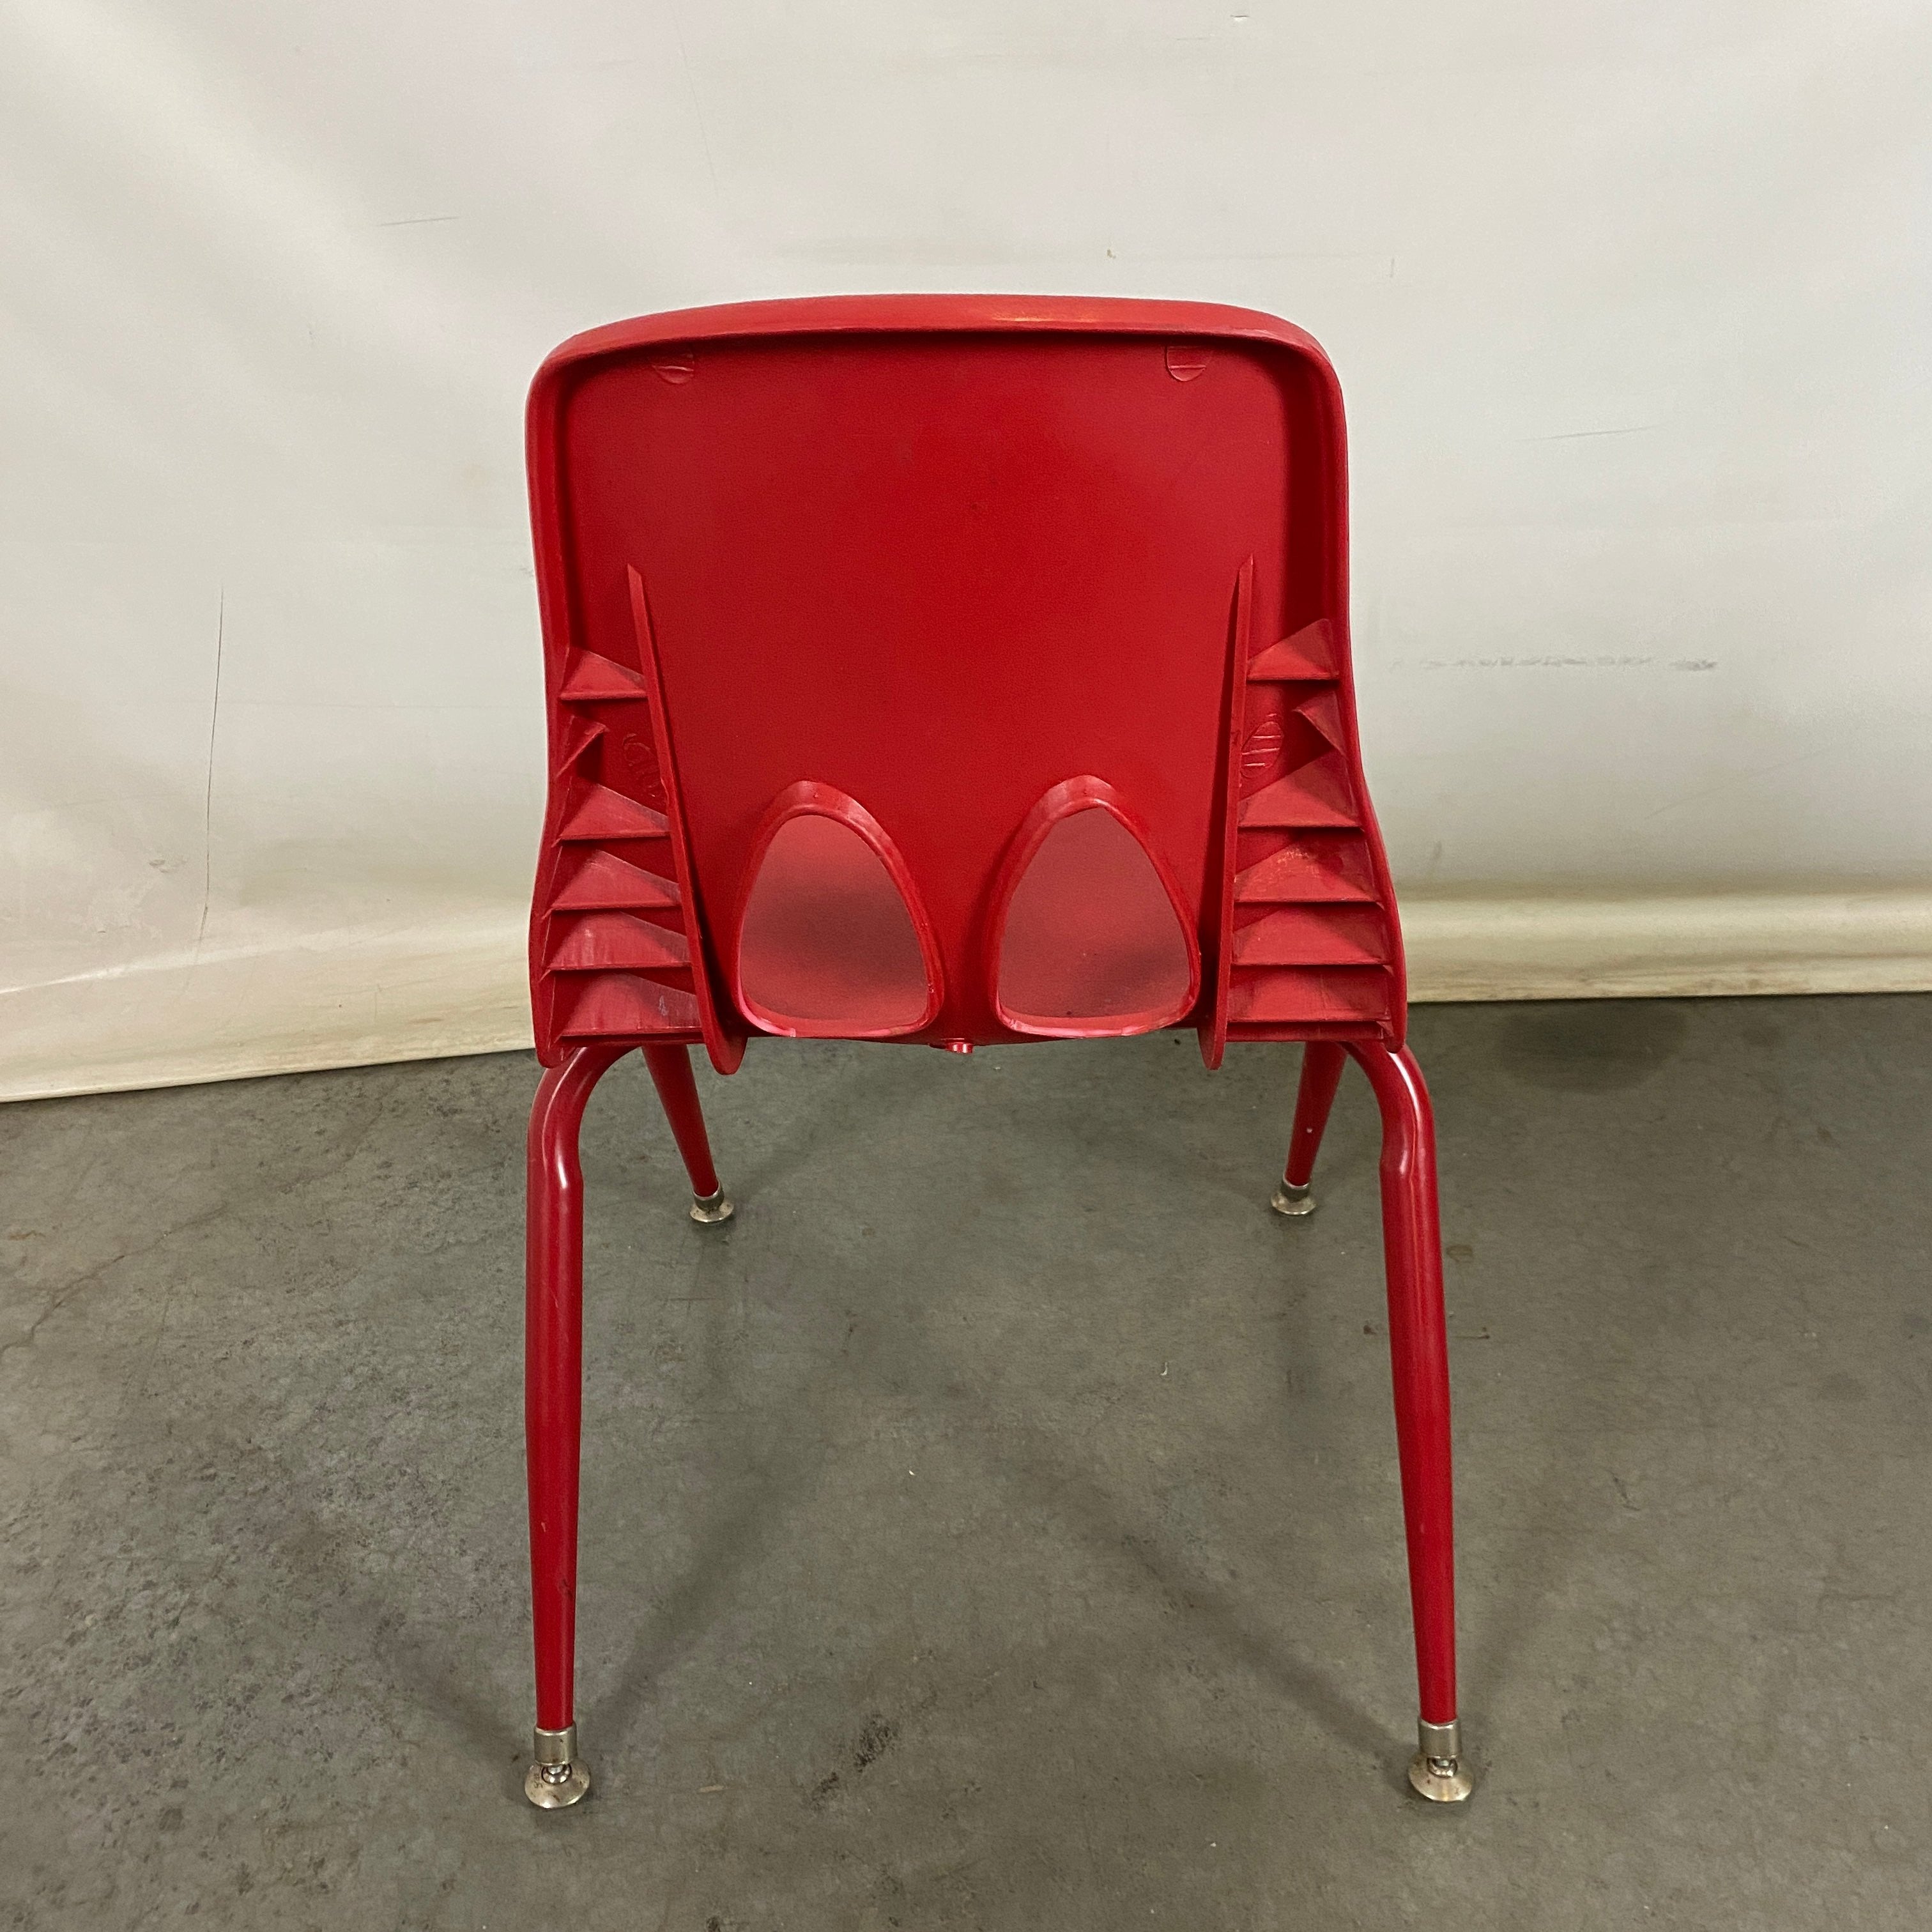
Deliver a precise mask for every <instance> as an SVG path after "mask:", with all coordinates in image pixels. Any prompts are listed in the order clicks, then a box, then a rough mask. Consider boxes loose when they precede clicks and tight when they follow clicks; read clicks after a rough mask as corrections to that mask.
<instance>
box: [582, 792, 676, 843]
mask: <svg viewBox="0 0 1932 1932" xmlns="http://www.w3.org/2000/svg"><path fill="white" fill-rule="evenodd" d="M669 835H670V832H669V827H668V826H667V823H666V822H665V819H664V814H663V813H662V812H661V811H652V809H651V808H650V807H649V805H640V804H639V803H638V802H637V800H636V799H634V798H627V797H626V796H625V795H624V793H622V792H620V791H613V790H611V789H610V787H609V786H608V785H600V784H592V785H585V786H583V787H580V789H579V790H577V792H575V793H573V794H572V796H571V802H570V807H569V810H568V812H567V813H566V814H565V817H564V821H563V824H562V828H561V829H559V832H557V837H558V838H560V839H562V840H565V841H568V842H571V843H573V844H574V843H576V842H578V841H584V840H588V841H592V842H593V843H597V844H602V843H604V842H605V841H608V840H610V839H613V838H667V837H668V836H669Z"/></svg>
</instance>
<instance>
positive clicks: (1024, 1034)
mask: <svg viewBox="0 0 1932 1932" xmlns="http://www.w3.org/2000/svg"><path fill="white" fill-rule="evenodd" d="M529 475H530V491H531V498H532V516H533V519H534V523H535V544H536V558H537V568H538V589H539V592H540V595H541V604H542V612H543V627H544V661H545V667H546V682H547V690H548V694H549V715H550V802H549V809H548V813H547V817H546V818H545V820H544V835H543V848H542V853H541V859H540V862H539V865H538V873H537V882H536V892H535V903H534V905H533V907H532V916H531V922H530V991H531V1000H532V1005H533V1007H534V1009H535V1027H536V1040H537V1050H538V1055H539V1057H540V1058H541V1060H542V1061H543V1064H544V1067H545V1068H546V1069H547V1071H546V1072H545V1073H544V1076H543V1081H542V1084H541V1087H540V1088H539V1089H538V1094H537V1099H536V1104H535V1109H534V1111H533V1112H532V1115H531V1120H530V1136H529V1305H528V1321H529V1337H528V1354H527V1368H526V1373H527V1410H526V1423H527V1429H528V1439H529V1496H530V1544H531V1567H532V1579H533V1590H534V1595H535V1637H536V1679H537V1732H536V1749H535V1763H534V1764H533V1765H532V1768H531V1770H530V1772H529V1778H528V1780H527V1781H526V1790H527V1791H528V1793H529V1796H530V1798H531V1799H532V1801H533V1802H535V1803H536V1804H538V1805H543V1806H545V1807H551V1808H553V1807H556V1806H560V1805H569V1804H572V1803H574V1802H576V1801H577V1799H580V1798H581V1797H582V1796H583V1794H584V1793H586V1791H587V1790H589V1784H590V1781H589V1773H588V1772H587V1770H586V1769H585V1766H584V1764H583V1760H582V1759H581V1758H580V1757H579V1755H578V1752H577V1734H576V1728H575V1726H574V1722H573V1716H574V1712H573V1706H572V1682H571V1679H572V1668H573V1651H574V1613H575V1594H576V1574H577V1459H578V1434H579V1419H580V1406H581V1397H580V1383H581V1363H582V1349H583V1335H582V1331H583V1310H582V1303H583V1202H582V1181H581V1175H580V1169H579V1167H578V1164H577V1128H578V1124H579V1122H580V1120H581V1118H582V1117H583V1108H584V1104H585V1103H586V1100H588V1099H589V1096H590V1093H591V1090H592V1088H594V1087H595V1085H596V1083H597V1082H598V1079H599V1078H600V1076H601V1075H602V1074H603V1073H604V1070H605V1069H606V1068H607V1067H609V1066H610V1064H612V1062H613V1061H616V1060H617V1059H618V1058H620V1057H621V1056H622V1055H625V1054H626V1053H628V1052H630V1051H631V1049H632V1048H633V1047H637V1048H641V1049H642V1050H643V1055H644V1058H645V1060H646V1062H647V1063H648V1064H649V1068H650V1070H651V1074H652V1078H653V1079H654V1080H655V1082H656V1085H657V1089H658V1094H659V1095H660V1096H661V1098H662V1100H663V1101H664V1109H665V1112H667V1114H668V1115H669V1116H670V1124H671V1127H672V1129H673V1132H674V1133H675V1134H676V1138H677V1142H678V1145H679V1149H680V1150H681V1151H682V1154H683V1157H684V1160H685V1164H686V1166H687V1167H688V1169H689V1172H690V1175H691V1186H692V1188H693V1190H694V1196H695V1199H694V1204H693V1205H692V1208H691V1214H692V1216H693V1217H694V1219H695V1220H699V1221H705V1222H718V1221H722V1220H725V1219H726V1218H727V1217H729V1215H730V1214H731V1211H732V1208H731V1203H730V1202H729V1201H728V1200H727V1199H726V1198H725V1196H724V1191H723V1190H722V1189H721V1187H720V1186H719V1184H718V1175H717V1172H716V1170H715V1169H714V1168H713V1166H712V1160H711V1153H710V1149H709V1145H707V1143H706V1136H705V1130H704V1122H703V1117H702V1116H701V1115H700V1112H699V1110H698V1101H697V1089H696V1087H695V1085H694V1082H693V1080H692V1078H691V1063H690V1058H689V1055H690V1049H691V1047H692V1046H694V1045H697V1044H700V1043H701V1044H702V1045H703V1047H704V1049H705V1051H706V1052H707V1053H708V1054H709V1056H710V1058H711V1063H712V1066H713V1067H715V1068H716V1069H717V1070H718V1072H719V1073H731V1072H733V1070H735V1069H736V1067H737V1066H738V1064H739V1061H740V1060H741V1059H742V1058H743V1055H744V1052H745V1042H746V1041H747V1040H748V1039H749V1038H751V1037H754V1036H757V1035H775V1036H778V1037H785V1038H793V1039H796V1038H820V1039H839V1040H900V1041H904V1042H907V1043H916V1044H922V1045H925V1046H938V1047H944V1048H946V1049H949V1050H950V1051H951V1052H956V1053H971V1052H972V1051H973V1049H974V1047H975V1046H982V1045H988V1044H991V1043H995V1042H998V1043H1003V1044H1005V1043H1017V1042H1020V1041H1025V1040H1041V1039H1079V1040H1098V1039H1103V1038H1109V1037H1115V1036H1118V1035H1125V1034H1142V1033H1148V1032H1151V1031H1155V1030H1157V1029H1158V1028H1164V1027H1180V1026H1186V1027H1192V1028H1193V1029H1194V1030H1195V1031H1196V1033H1197V1034H1199V1037H1200V1043H1201V1051H1202V1057H1203V1058H1205V1061H1207V1063H1208V1065H1209V1066H1210V1067H1215V1066H1218V1065H1219V1064H1220V1060H1221V1057H1222V1053H1223V1049H1224V1048H1225V1047H1226V1046H1227V1044H1228V1043H1229V1042H1230V1041H1232V1042H1235V1043H1240V1042H1242V1041H1246V1040H1301V1041H1304V1042H1306V1043H1307V1046H1306V1049H1305V1052H1304V1059H1303V1064H1302V1073H1301V1091H1300V1095H1299V1097H1298V1100H1297V1103H1296V1106H1295V1125H1294V1129H1293V1132H1292V1139H1291V1141H1290V1145H1289V1157H1288V1163H1287V1171H1286V1175H1285V1176H1284V1178H1283V1181H1282V1184H1281V1186H1280V1189H1279V1190H1278V1191H1277V1193H1276V1195H1275V1197H1274V1205H1275V1207H1276V1208H1277V1209H1278V1210H1280V1212H1282V1213H1283V1214H1289V1215H1298V1214H1307V1213H1308V1212H1309V1211H1310V1209H1311V1208H1313V1205H1314V1203H1313V1199H1312V1198H1311V1196H1310V1193H1309V1177H1310V1173H1311V1172H1312V1171H1313V1167H1314V1163H1315V1157H1316V1150H1317V1148H1319V1145H1320V1144H1321V1139H1322V1128H1323V1126H1324V1124H1325V1121H1326V1120H1327V1118H1328V1109H1329V1103H1330V1102H1331V1099H1332V1098H1333V1097H1334V1091H1335V1086H1336V1082H1337V1080H1338V1079H1339V1078H1340V1074H1341V1071H1342V1066H1343V1058H1344V1056H1345V1055H1347V1056H1349V1057H1352V1058H1354V1059H1355V1061H1358V1063H1359V1064H1361V1067H1362V1068H1363V1069H1364V1071H1365V1072H1366V1073H1367V1075H1368V1077H1369V1079H1370V1083H1371V1084H1372V1085H1373V1088H1374V1090H1375V1094H1376V1100H1378V1102H1379V1103H1380V1106H1381V1110H1382V1128H1383V1152H1382V1222H1383V1231H1384V1239H1385V1245H1386V1248H1387V1256H1388V1292H1389V1335H1390V1343H1391V1349H1392V1352H1393V1354H1394V1367H1395V1403H1396V1429H1397V1444H1398V1448H1399V1451H1400V1459H1401V1468H1402V1492H1403V1512H1404V1515H1405V1517H1406V1523H1407V1529H1408V1538H1409V1584H1410V1589H1411V1593H1412V1599H1413V1604H1414V1610H1415V1643H1416V1661H1417V1668H1418V1676H1419V1678H1420V1680H1421V1751H1420V1752H1419V1754H1418V1756H1417V1757H1416V1759H1415V1762H1414V1763H1413V1764H1412V1766H1411V1767H1410V1771H1409V1778H1410V1781H1411V1782H1412V1784H1413V1785H1414V1786H1415V1789H1416V1790H1418V1792H1420V1793H1422V1794H1423V1796H1425V1797H1428V1798H1432V1799H1444V1800H1451V1801H1454V1800H1457V1799H1463V1798H1465V1797H1466V1796H1468V1794H1469V1788H1470V1786H1469V1777H1468V1775H1467V1774H1466V1771H1465V1769H1464V1768H1463V1763H1462V1754H1461V1745H1460V1736H1459V1732H1458V1727H1457V1713H1456V1679H1455V1631H1454V1621H1455V1612H1454V1574H1453V1559H1452V1556H1451V1494H1450V1468H1449V1378H1448V1360H1447V1355H1446V1351H1445V1337H1444V1330H1443V1310H1442V1257H1441V1244H1440V1238H1439V1232H1438V1228H1437V1220H1436V1153H1435V1139H1434V1130H1433V1125H1432V1124H1431V1121H1430V1108H1429V1098H1428V1094H1427V1091H1426V1089H1425V1088H1424V1085H1423V1082H1422V1076H1421V1073H1420V1072H1419V1071H1418V1069H1417V1067H1416V1064H1415V1061H1414V1059H1413V1058H1412V1057H1411V1055H1410V1054H1409V1051H1408V1049H1407V1048H1406V1046H1404V1045H1403V1029H1404V1022H1405V1018H1406V1001H1405V991H1404V986H1403V963H1402V945H1401V937H1400V931H1399V929H1398V927H1397V918H1396V906H1395V898H1394V892H1393V891H1392V889H1391V886H1390V883H1389V874H1388V865H1387V862H1385V859H1384V857H1383V853H1382V842H1381V840H1380V838H1379V835H1378V834H1377V832H1376V823H1375V818H1374V816H1373V813H1372V812H1371V811H1370V807H1369V799H1368V793H1367V790H1366V788H1365V787H1364V783H1363V779H1362V769H1361V756H1360V753H1359V751H1358V748H1357V745H1356V737H1355V700H1354V692H1353V688H1352V683H1351V680H1350V676H1349V649H1348V608H1349V604H1348V583H1347V559H1348V538H1347V528H1346V481H1345V475H1344V450H1343V422H1342V402H1341V396H1340V391H1339V390H1338V389H1337V385H1336V382H1335V377H1334V373H1333V371H1331V369H1330V368H1329V366H1328V362H1327V360H1326V359H1325V358H1324V356H1323V355H1322V351H1321V350H1320V349H1319V347H1317V346H1316V344H1315V343H1314V342H1313V341H1312V340H1311V339H1310V338H1309V337H1308V336H1307V335H1304V334H1303V333H1302V332H1301V331H1300V330H1299V329H1294V328H1292V327H1290V326H1289V325H1288V324H1287V323H1283V322H1279V321H1277V320H1274V318H1273V317H1270V316H1265V315H1260V314H1254V313H1252V312H1250V311H1246V310H1241V309H1232V308H1213V307H1206V306H1202V305H1196V304H1192V303H1180V302H1115V301H1101V300H1092V299H1076V300H1042V299H1034V298H1031V297H979V296H973V297H950V296H948V297H936V296H880V297H865V298H862V299H841V300H826V301H805V302H756V303H749V304H745V305H742V306H739V307H734V308H714V309H698V310H691V311H685V312H683V313H681V314H671V315H660V316H650V317H643V318H642V319H640V320H637V321H634V322H625V323H617V324H616V325H614V326H612V327H610V328H608V329H596V330H593V331H592V332H590V333H589V334H588V335H580V336H577V337H576V338H574V339H573V340H571V341H569V342H567V343H565V344H564V345H563V347H562V348H560V349H559V350H557V351H556V353H555V354H554V355H553V356H551V357H550V359H549V360H548V361H547V362H546V363H545V364H544V366H543V368H542V369H541V371H540V372H539V373H538V376H537V379H536V382H535V386H534V387H533V389H532V392H531V396H530V406H529Z"/></svg>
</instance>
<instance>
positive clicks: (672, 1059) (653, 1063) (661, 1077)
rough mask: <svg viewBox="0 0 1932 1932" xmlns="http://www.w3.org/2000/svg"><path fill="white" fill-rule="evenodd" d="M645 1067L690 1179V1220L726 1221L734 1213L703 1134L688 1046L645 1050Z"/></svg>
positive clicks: (702, 1116) (702, 1117)
mask: <svg viewBox="0 0 1932 1932" xmlns="http://www.w3.org/2000/svg"><path fill="white" fill-rule="evenodd" d="M643 1053H644V1064H645V1065H646V1067H649V1069H650V1070H651V1079H652V1081H653V1082H655V1085H656V1087H657V1090H658V1099H659V1100H661V1101H662V1102H663V1103H664V1115H665V1118H667V1120H669V1121H670V1130H671V1133H672V1134H673V1136H674V1137H675V1138H676V1142H677V1151H678V1152H679V1154H682V1155H683V1157H684V1166H685V1172H686V1173H688V1175H690V1176H691V1219H692V1220H694V1221H703V1222H706V1223H710V1222H715V1221H728V1220H730V1218H731V1216H732V1214H733V1212H734V1210H733V1207H732V1205H731V1202H730V1199H729V1198H728V1197H727V1196H726V1194H725V1192H724V1188H723V1187H722V1186H721V1184H719V1181H718V1170H717V1169H716V1168H715V1167H713V1166H712V1164H711V1138H710V1136H709V1135H708V1134H706V1132H705V1131H704V1111H703V1109H702V1108H701V1107H700V1106H699V1105H698V1102H697V1081H696V1080H695V1079H693V1078H692V1076H691V1049H690V1048H689V1047H688V1046H647V1047H646V1048H645V1049H643Z"/></svg>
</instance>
